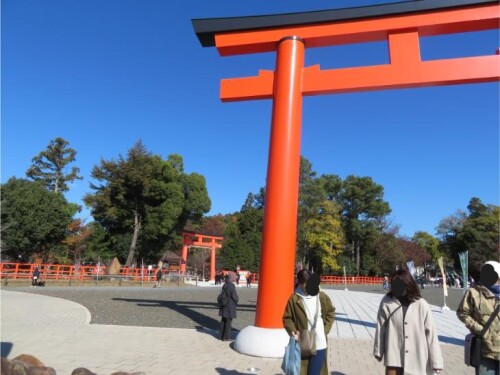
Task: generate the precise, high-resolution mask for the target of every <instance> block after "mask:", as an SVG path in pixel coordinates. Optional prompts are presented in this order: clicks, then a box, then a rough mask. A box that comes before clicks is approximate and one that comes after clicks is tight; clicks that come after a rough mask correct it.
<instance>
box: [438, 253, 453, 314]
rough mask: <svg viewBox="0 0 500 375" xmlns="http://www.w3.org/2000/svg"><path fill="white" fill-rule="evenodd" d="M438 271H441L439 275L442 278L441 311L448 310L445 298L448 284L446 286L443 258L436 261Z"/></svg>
mask: <svg viewBox="0 0 500 375" xmlns="http://www.w3.org/2000/svg"><path fill="white" fill-rule="evenodd" d="M438 264H439V269H440V270H441V275H442V276H443V300H444V304H443V310H449V309H450V308H449V307H448V306H446V297H447V296H448V284H446V273H445V272H444V265H443V257H440V258H439V259H438Z"/></svg>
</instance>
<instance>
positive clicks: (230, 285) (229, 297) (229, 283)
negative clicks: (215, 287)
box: [219, 272, 238, 341]
mask: <svg viewBox="0 0 500 375" xmlns="http://www.w3.org/2000/svg"><path fill="white" fill-rule="evenodd" d="M224 281H225V282H224V285H223V286H222V290H221V295H220V296H221V297H223V298H222V299H221V298H220V297H219V299H221V301H222V302H221V301H219V316H220V317H221V323H220V331H219V333H220V339H221V340H222V341H230V340H231V325H232V322H233V319H236V306H237V305H238V293H236V287H235V286H234V281H236V275H235V274H234V273H232V272H230V273H229V274H227V275H226V277H225V278H224Z"/></svg>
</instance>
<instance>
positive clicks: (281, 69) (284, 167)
mask: <svg viewBox="0 0 500 375" xmlns="http://www.w3.org/2000/svg"><path fill="white" fill-rule="evenodd" d="M499 14H500V9H499V5H498V2H497V1H491V0H449V1H447V2H446V6H444V7H443V5H442V4H440V3H439V2H436V1H434V0H422V1H418V2H406V3H393V4H383V5H378V6H370V7H360V8H350V9H338V10H329V11H322V12H308V13H294V14H280V15H269V16H253V17H233V18H219V19H198V20H193V25H194V28H195V32H196V34H197V35H198V38H199V40H200V41H201V43H202V45H203V46H204V47H212V46H216V47H217V50H218V51H219V53H220V54H221V55H222V56H229V55H238V54H249V53H260V52H272V51H276V69H275V71H274V72H271V71H260V72H259V75H258V76H257V77H246V78H236V79H226V80H222V83H221V91H220V96H221V99H222V101H224V102H227V101H238V100H253V99H273V113H272V125H271V140H270V147H269V161H268V171H267V185H266V202H265V214H264V230H263V238H262V249H261V265H260V273H259V290H258V298H257V313H256V321H255V327H247V328H245V329H244V330H242V331H241V332H240V334H239V335H238V337H237V340H236V344H235V347H236V349H237V350H238V351H240V352H242V353H245V354H250V355H256V356H263V357H280V356H282V355H283V349H284V347H285V345H286V342H287V340H288V338H287V336H286V335H283V329H282V321H281V317H282V314H283V310H284V307H285V304H286V301H287V299H288V297H289V296H290V294H291V293H292V289H293V274H294V263H295V241H296V226H297V220H296V219H297V205H298V184H299V163H300V133H301V129H300V128H301V114H302V96H303V95H321V94H332V93H346V92H360V91H367V90H378V89H393V88H409V87H423V86H435V85H452V84H464V83H478V82H494V81H498V79H499V77H500V56H498V54H497V55H494V54H492V55H489V56H476V57H466V58H455V59H446V60H434V61H421V58H420V46H419V38H420V37H421V36H431V35H440V34H450V33H461V32H471V31H480V30H488V29H498V25H499ZM379 40H387V41H388V45H389V55H390V63H389V64H385V65H377V66H365V67H356V68H345V69H331V70H321V69H320V67H319V65H316V66H312V67H306V68H304V67H303V64H304V53H305V48H306V47H307V48H311V47H323V46H333V45H342V44H351V43H359V42H372V41H379ZM492 52H493V51H492ZM278 265H279V266H278ZM286 280H288V282H287V281H286ZM277 281H278V282H277ZM273 330H274V331H276V330H278V331H279V332H280V333H278V334H277V336H276V337H277V338H276V340H275V341H274V344H273V343H272V342H273V339H272V336H273V333H271V331H273ZM280 335H281V336H280ZM273 337H274V336H273Z"/></svg>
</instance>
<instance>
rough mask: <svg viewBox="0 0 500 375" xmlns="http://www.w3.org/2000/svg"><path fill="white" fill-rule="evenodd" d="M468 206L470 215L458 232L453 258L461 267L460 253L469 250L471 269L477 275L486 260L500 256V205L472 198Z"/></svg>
mask: <svg viewBox="0 0 500 375" xmlns="http://www.w3.org/2000/svg"><path fill="white" fill-rule="evenodd" d="M467 208H468V210H469V216H468V217H467V220H466V221H465V223H464V225H463V227H462V229H461V230H460V232H459V233H458V234H457V240H458V241H457V242H458V246H457V247H456V248H455V250H456V251H455V252H454V253H453V259H454V261H455V266H456V267H457V268H459V264H460V262H459V258H458V253H459V252H462V251H469V269H470V271H471V274H473V275H476V277H477V275H478V274H479V270H480V269H481V266H482V265H483V264H484V262H486V261H488V260H497V261H498V259H499V258H500V248H499V244H500V207H499V206H494V205H489V206H486V205H484V204H482V203H481V201H480V200H479V199H478V198H472V199H471V201H470V204H469V206H468V207H467Z"/></svg>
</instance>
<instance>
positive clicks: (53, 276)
mask: <svg viewBox="0 0 500 375" xmlns="http://www.w3.org/2000/svg"><path fill="white" fill-rule="evenodd" d="M35 267H38V269H39V270H40V278H41V279H42V280H81V281H84V280H95V279H97V278H103V277H104V276H109V277H119V278H126V279H128V280H132V281H141V280H147V281H152V280H154V279H155V275H154V272H155V271H154V270H152V271H150V270H148V269H147V268H136V267H134V268H131V267H122V269H121V270H120V273H119V274H118V275H107V273H106V266H73V265H62V264H33V263H0V278H2V279H6V278H9V279H13V280H16V279H31V276H32V275H33V270H34V269H35ZM167 274H168V272H167ZM383 281H384V278H383V277H366V276H347V277H346V278H344V277H343V276H321V284H329V285H331V284H350V285H353V284H358V285H359V284H378V285H381V284H382V282H383ZM245 282H246V280H244V279H243V280H240V283H242V284H243V283H245ZM256 282H258V274H255V273H253V274H252V283H256Z"/></svg>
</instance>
